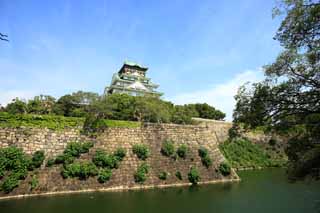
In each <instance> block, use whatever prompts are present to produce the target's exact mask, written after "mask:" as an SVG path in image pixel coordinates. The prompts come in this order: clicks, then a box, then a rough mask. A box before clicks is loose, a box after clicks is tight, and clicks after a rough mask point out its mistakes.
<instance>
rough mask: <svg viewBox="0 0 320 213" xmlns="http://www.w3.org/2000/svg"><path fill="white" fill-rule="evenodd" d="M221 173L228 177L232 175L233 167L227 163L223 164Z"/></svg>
mask: <svg viewBox="0 0 320 213" xmlns="http://www.w3.org/2000/svg"><path fill="white" fill-rule="evenodd" d="M219 171H220V172H221V174H222V175H223V176H228V175H230V173H231V166H230V164H229V163H227V162H223V163H221V164H220V165H219Z"/></svg>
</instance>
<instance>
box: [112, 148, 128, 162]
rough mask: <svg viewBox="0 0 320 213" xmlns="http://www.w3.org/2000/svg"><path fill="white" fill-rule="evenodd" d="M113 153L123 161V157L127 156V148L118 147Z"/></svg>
mask: <svg viewBox="0 0 320 213" xmlns="http://www.w3.org/2000/svg"><path fill="white" fill-rule="evenodd" d="M113 155H114V156H115V157H116V158H118V159H119V160H120V161H122V160H123V158H124V157H125V156H126V150H125V149H124V148H118V149H117V150H116V151H115V152H114V154H113Z"/></svg>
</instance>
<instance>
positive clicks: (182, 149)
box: [177, 144, 188, 159]
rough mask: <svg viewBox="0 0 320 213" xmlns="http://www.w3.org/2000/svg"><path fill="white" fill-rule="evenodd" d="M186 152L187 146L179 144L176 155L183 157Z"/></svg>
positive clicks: (185, 155)
mask: <svg viewBox="0 0 320 213" xmlns="http://www.w3.org/2000/svg"><path fill="white" fill-rule="evenodd" d="M187 152H188V147H187V145H185V144H182V145H180V146H179V147H178V149H177V155H178V156H179V157H180V158H183V159H185V158H186V157H187Z"/></svg>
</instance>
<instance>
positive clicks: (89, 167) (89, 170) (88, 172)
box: [61, 161, 98, 180]
mask: <svg viewBox="0 0 320 213" xmlns="http://www.w3.org/2000/svg"><path fill="white" fill-rule="evenodd" d="M97 174H98V169H97V167H96V165H94V164H93V163H92V162H91V161H80V162H75V163H72V164H67V165H64V167H63V170H62V172H61V175H62V177H63V178H74V177H78V178H79V180H86V179H88V178H89V177H94V176H96V175H97Z"/></svg>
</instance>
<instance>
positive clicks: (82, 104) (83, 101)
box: [53, 91, 99, 117]
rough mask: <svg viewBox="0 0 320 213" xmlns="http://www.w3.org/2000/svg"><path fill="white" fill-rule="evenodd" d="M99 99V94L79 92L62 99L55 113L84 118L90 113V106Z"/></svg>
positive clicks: (59, 100)
mask: <svg viewBox="0 0 320 213" xmlns="http://www.w3.org/2000/svg"><path fill="white" fill-rule="evenodd" d="M98 99H99V95H98V94H97V93H93V92H83V91H78V92H76V93H72V94H71V95H70V94H68V95H64V96H62V97H60V98H59V99H58V101H57V102H56V104H55V106H54V109H53V111H54V113H55V114H58V115H64V116H73V117H83V116H86V114H87V113H88V110H89V106H90V105H91V104H92V103H94V102H95V101H97V100H98Z"/></svg>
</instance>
